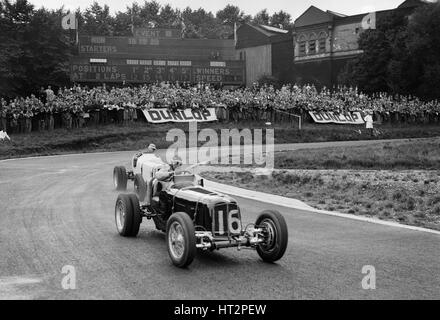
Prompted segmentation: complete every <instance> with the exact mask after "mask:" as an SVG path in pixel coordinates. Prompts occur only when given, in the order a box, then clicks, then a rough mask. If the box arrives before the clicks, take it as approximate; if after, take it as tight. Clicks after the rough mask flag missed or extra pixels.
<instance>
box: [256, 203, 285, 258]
mask: <svg viewBox="0 0 440 320" xmlns="http://www.w3.org/2000/svg"><path fill="white" fill-rule="evenodd" d="M255 225H256V226H257V227H258V228H262V229H263V235H264V242H263V243H261V244H259V245H258V246H257V252H258V255H259V256H260V257H261V258H262V259H263V260H264V261H267V262H274V261H277V260H279V259H281V258H282V256H283V255H284V253H285V252H286V248H287V242H288V238H289V235H288V232H287V224H286V221H285V220H284V218H283V216H282V215H281V213H279V212H278V211H274V210H266V211H263V212H262V213H261V215H260V216H259V217H258V219H257V221H256V223H255Z"/></svg>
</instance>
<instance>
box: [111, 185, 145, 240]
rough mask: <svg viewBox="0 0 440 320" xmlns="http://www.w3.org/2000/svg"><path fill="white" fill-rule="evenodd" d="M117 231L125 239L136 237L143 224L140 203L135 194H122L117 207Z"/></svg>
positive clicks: (117, 201)
mask: <svg viewBox="0 0 440 320" xmlns="http://www.w3.org/2000/svg"><path fill="white" fill-rule="evenodd" d="M115 222H116V229H117V230H118V232H119V234H120V235H121V236H123V237H136V236H137V234H138V232H139V226H140V224H141V222H142V216H141V213H140V206H139V201H138V199H137V197H136V195H134V194H120V195H119V196H118V199H117V200H116V205H115Z"/></svg>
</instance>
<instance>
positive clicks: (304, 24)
mask: <svg viewBox="0 0 440 320" xmlns="http://www.w3.org/2000/svg"><path fill="white" fill-rule="evenodd" d="M423 3H424V2H423V1H420V0H406V1H404V2H403V3H402V4H401V5H399V6H398V7H397V8H395V9H390V10H383V11H377V12H372V13H362V14H358V15H352V16H346V15H343V14H341V13H337V12H332V11H328V10H327V11H323V10H321V9H319V8H316V7H314V6H311V7H310V8H309V9H307V10H306V11H305V12H304V13H303V14H302V15H301V16H299V17H298V18H297V19H296V20H295V28H294V32H293V42H294V48H295V49H294V59H293V64H294V66H293V78H294V79H293V80H294V81H295V82H310V83H315V84H317V85H326V86H329V87H331V86H333V85H335V84H337V78H338V74H339V73H340V71H341V70H342V69H343V68H344V66H345V65H346V63H347V61H348V60H350V59H353V58H355V57H356V56H358V55H359V54H361V53H362V50H359V46H358V39H359V36H360V34H361V33H362V32H363V31H364V30H366V29H369V28H375V27H376V26H377V25H378V24H380V23H381V19H382V18H383V17H386V16H387V15H388V14H389V13H391V12H396V11H397V12H400V13H402V14H408V15H409V14H411V13H412V12H413V11H414V9H415V8H416V7H418V6H420V5H422V4H423Z"/></svg>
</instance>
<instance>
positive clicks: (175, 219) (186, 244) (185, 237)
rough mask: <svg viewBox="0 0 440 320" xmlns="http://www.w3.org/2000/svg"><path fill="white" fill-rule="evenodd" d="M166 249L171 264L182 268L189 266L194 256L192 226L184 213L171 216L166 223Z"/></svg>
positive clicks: (194, 242)
mask: <svg viewBox="0 0 440 320" xmlns="http://www.w3.org/2000/svg"><path fill="white" fill-rule="evenodd" d="M167 248H168V254H169V255H170V258H171V261H172V262H173V264H174V265H175V266H177V267H179V268H184V267H186V266H188V265H190V264H191V262H192V261H193V260H194V257H195V255H196V236H195V230H194V224H193V222H192V220H191V218H190V217H189V215H187V214H186V213H184V212H177V213H174V214H172V215H171V217H170V218H169V219H168V222H167Z"/></svg>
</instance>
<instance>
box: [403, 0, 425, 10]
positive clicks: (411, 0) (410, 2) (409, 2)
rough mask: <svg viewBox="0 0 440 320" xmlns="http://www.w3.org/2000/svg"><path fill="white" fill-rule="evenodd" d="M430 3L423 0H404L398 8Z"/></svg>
mask: <svg viewBox="0 0 440 320" xmlns="http://www.w3.org/2000/svg"><path fill="white" fill-rule="evenodd" d="M426 3H429V2H428V1H423V0H406V1H404V2H402V3H401V4H400V5H399V6H398V7H397V8H412V7H418V6H420V5H422V4H426Z"/></svg>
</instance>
